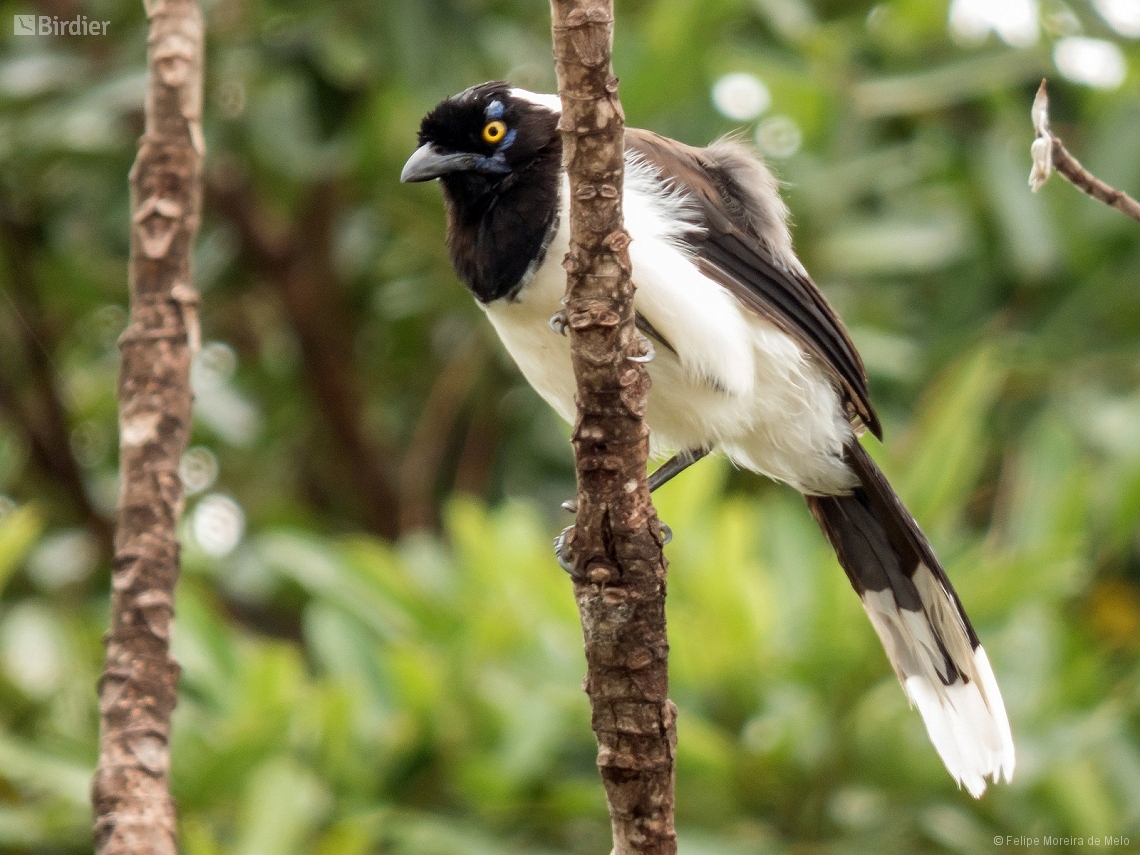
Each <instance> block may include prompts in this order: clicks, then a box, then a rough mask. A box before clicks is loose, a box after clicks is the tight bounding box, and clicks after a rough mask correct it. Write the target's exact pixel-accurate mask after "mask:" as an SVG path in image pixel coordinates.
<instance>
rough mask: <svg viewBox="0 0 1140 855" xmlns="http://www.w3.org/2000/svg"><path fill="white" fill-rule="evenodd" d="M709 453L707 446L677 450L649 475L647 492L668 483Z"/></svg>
mask: <svg viewBox="0 0 1140 855" xmlns="http://www.w3.org/2000/svg"><path fill="white" fill-rule="evenodd" d="M708 453H709V449H707V448H689V449H686V450H685V451H678V452H677V453H676V454H674V455H673V456H672V457H670V458H669V459H668V460H666V461H665V462H664V463H662V464H661V465H660V466H658V467H657V468H656V469H655V470H653V474H652V475H650V476H649V492H650V493H652V492H653V491H654V490H656V489H657V488H658V487H662V486H664V485H665V484H668V483H669V482H670V481H672V480H673V479H674V478H676V477H677V476H678V475H680V474H681V473H682V472H684V471H685V470H686V469H688V468H689V467H690V466H692V465H693V464H694V463H696V462H697V461H698V460H700V459H701V458H702V457H705V456H706V455H707V454H708Z"/></svg>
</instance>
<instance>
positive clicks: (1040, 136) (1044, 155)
mask: <svg viewBox="0 0 1140 855" xmlns="http://www.w3.org/2000/svg"><path fill="white" fill-rule="evenodd" d="M1030 115H1031V116H1032V118H1033V129H1034V130H1035V131H1036V132H1037V139H1035V140H1034V141H1033V147H1032V149H1031V151H1032V154H1033V171H1032V172H1030V173H1029V186H1030V187H1031V188H1032V189H1033V192H1035V193H1036V192H1037V191H1038V190H1040V189H1041V185H1043V184H1044V183H1045V182H1046V181H1048V180H1049V176H1050V175H1051V174H1052V173H1053V170H1054V169H1056V170H1057V171H1058V172H1060V173H1061V175H1063V176H1064V177H1065V178H1066V179H1067V180H1068V181H1069V183H1070V184H1072V185H1073V186H1074V187H1076V188H1077V189H1078V190H1080V191H1081V192H1083V193H1087V194H1088V195H1089V196H1092V197H1093V198H1094V199H1099V200H1100V201H1101V202H1104V204H1106V205H1108V206H1109V207H1111V208H1116V210H1118V211H1120V212H1121V213H1122V214H1124V215H1125V216H1128V217H1131V218H1132V219H1134V220H1136V221H1137V222H1140V202H1137V201H1136V200H1135V199H1133V198H1132V197H1131V196H1129V195H1128V194H1127V193H1125V192H1124V191H1122V190H1117V189H1116V188H1115V187H1110V186H1109V185H1108V184H1105V183H1104V182H1103V181H1101V180H1100V179H1099V178H1097V177H1096V176H1095V175H1093V174H1092V173H1091V172H1089V171H1088V170H1087V169H1085V168H1084V167H1083V166H1081V164H1080V162H1079V161H1078V160H1077V159H1076V158H1075V157H1073V156H1072V155H1071V154H1069V152H1068V150H1067V149H1066V148H1065V146H1064V145H1063V144H1062V143H1061V140H1060V138H1059V137H1057V135H1056V134H1054V133H1053V132H1052V131H1050V130H1049V94H1048V93H1047V92H1046V91H1045V81H1044V80H1042V81H1041V86H1040V87H1039V88H1038V89H1037V97H1035V98H1034V99H1033V109H1032V111H1031V112H1030Z"/></svg>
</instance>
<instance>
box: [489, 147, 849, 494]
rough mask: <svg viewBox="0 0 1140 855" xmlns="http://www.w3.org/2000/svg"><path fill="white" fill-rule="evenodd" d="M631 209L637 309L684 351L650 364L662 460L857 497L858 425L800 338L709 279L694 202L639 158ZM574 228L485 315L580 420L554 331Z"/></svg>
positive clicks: (531, 378)
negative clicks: (691, 250) (688, 457)
mask: <svg viewBox="0 0 1140 855" xmlns="http://www.w3.org/2000/svg"><path fill="white" fill-rule="evenodd" d="M567 195H568V189H567V187H566V186H565V185H564V186H563V192H562V198H563V199H566V198H567ZM623 208H624V211H623V213H624V217H625V226H626V229H627V230H628V231H629V233H630V236H631V237H632V239H633V240H632V243H631V244H630V248H629V253H630V261H631V262H632V269H633V281H634V284H635V285H636V286H637V292H636V295H635V298H634V307H635V308H636V310H637V311H638V312H639V313H640V314H641V315H643V316H644V317H645V319H646V320H648V321H649V323H650V324H652V325H653V328H654V329H655V330H657V331H658V332H659V333H660V334H661V336H662V337H663V338H664V339H665V340H666V341H668V342H669V344H670V345H672V347H673V349H674V350H675V351H676V353H672V352H670V351H669V350H667V349H666V348H664V347H661V346H660V345H659V346H657V348H656V351H657V355H656V358H655V359H654V360H653V361H652V362H650V363H649V365H648V368H649V373H650V376H651V378H652V380H653V386H652V389H651V391H650V394H649V409H648V411H647V413H646V422H647V423H648V424H649V427H650V430H651V441H652V445H653V449H654V453H655V454H657V455H664V454H667V453H669V452H672V451H676V450H681V449H696V448H709V447H714V448H717V449H719V450H721V451H723V452H724V453H725V454H727V455H728V456H729V457H730V458H731V459H732V460H733V462H735V463H736V464H738V465H740V466H742V467H744V468H746V469H750V470H752V471H755V472H759V473H761V474H764V475H767V476H769V477H771V478H775V479H777V480H780V481H786V482H788V483H790V484H792V485H793V486H794V487H796V488H797V489H799V490H800V491H802V492H808V493H824V494H832V493H838V492H846V491H847V490H848V489H849V488H850V487H851V486H852V485H853V484H854V477H853V476H852V475H851V473H850V472H849V470H848V469H847V467H846V465H845V464H844V463H843V462H842V459H841V458H842V454H843V444H844V441H845V440H846V439H847V438H848V437H850V436H851V427H850V425H849V423H848V421H847V417H846V415H845V413H844V410H843V407H842V403H841V400H840V397H839V394H838V392H836V390H835V388H834V386H833V385H832V383H831V382H830V380H829V379H828V377H827V375H826V374H825V373H824V371H823V370H822V369H821V368H820V366H818V365H816V364H815V362H814V361H813V360H812V359H811V358H810V357H809V356H808V355H807V354H806V353H805V352H804V351H803V349H802V348H801V347H800V346H799V345H798V344H797V343H796V341H795V340H794V339H792V338H791V337H790V336H788V335H786V334H785V333H783V332H781V331H780V330H779V329H777V328H776V327H775V326H773V325H772V324H771V323H769V322H768V321H766V320H764V319H763V318H761V317H760V316H759V315H757V314H755V313H754V312H752V311H750V310H749V309H747V308H745V307H744V306H743V305H742V304H741V303H740V302H739V301H737V300H736V298H735V297H733V296H732V295H731V294H730V293H729V292H728V291H726V290H725V289H724V288H722V287H721V286H720V285H719V284H717V283H716V282H714V281H712V280H710V279H708V278H706V277H705V276H704V275H703V274H701V272H700V270H699V269H698V268H697V266H696V264H694V263H693V261H692V259H691V257H690V256H689V254H688V252H687V250H686V249H685V248H684V246H683V245H682V243H681V240H680V239H681V238H682V237H683V235H684V233H685V231H686V230H688V229H691V228H693V227H692V226H691V225H689V222H690V219H691V218H690V216H689V213H688V206H687V202H686V200H685V199H684V197H682V196H680V195H678V194H677V193H673V192H670V191H668V190H667V189H666V188H664V187H663V186H662V185H661V183H660V182H659V181H658V180H657V179H656V177H655V175H654V174H653V172H652V171H651V169H650V168H648V167H647V166H644V165H642V164H640V163H638V162H636V161H633V162H629V161H627V164H626V175H625V193H624V196H623ZM567 220H568V218H567V217H566V216H563V217H562V218H561V222H560V224H559V227H558V231H557V233H556V234H555V236H554V239H553V240H552V242H551V244H550V247H549V249H548V250H547V253H546V257H545V259H544V260H543V263H542V264H541V265H540V266H539V268H538V270H537V271H536V272H535V274H534V277H533V279H532V280H531V282H530V283H529V284H528V285H526V286H525V287H524V288H523V289H522V290H521V292H520V293H519V295H518V298H517V299H516V300H513V301H510V300H497V301H495V302H493V303H491V304H489V305H486V306H484V307H483V308H484V310H485V311H486V313H487V317H488V318H489V319H490V321H491V323H492V324H493V325H494V327H495V330H496V331H497V332H498V334H499V337H500V338H501V339H502V341H503V344H504V345H505V346H506V348H507V351H508V352H509V353H510V354H511V356H512V357H513V358H514V360H515V362H516V363H517V364H518V366H519V368H520V370H521V371H522V373H523V375H524V376H525V377H526V379H527V381H528V382H529V383H530V384H531V385H532V386H533V387H534V388H535V390H536V391H537V392H538V393H539V395H541V396H542V397H543V398H544V399H545V400H546V401H547V403H549V404H550V405H551V406H552V407H553V408H554V409H555V411H556V412H557V413H558V414H559V415H560V416H562V418H564V419H566V420H567V421H568V422H573V421H574V417H575V411H574V391H575V384H574V375H573V371H572V370H571V366H570V340H569V338H568V337H564V336H560V335H558V333H556V332H554V331H553V330H552V329H551V328H550V327H549V325H548V323H547V322H548V320H549V319H550V317H551V316H552V315H554V314H555V313H556V312H558V311H559V309H560V308H561V302H560V301H561V299H562V297H563V295H564V294H565V291H566V274H565V271H564V270H563V268H562V259H563V257H564V256H565V254H566V252H567V250H568V248H569V226H568V222H567Z"/></svg>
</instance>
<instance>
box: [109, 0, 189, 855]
mask: <svg viewBox="0 0 1140 855" xmlns="http://www.w3.org/2000/svg"><path fill="white" fill-rule="evenodd" d="M146 13H147V19H148V21H149V32H148V36H147V96H146V125H145V129H144V131H143V135H142V138H141V139H140V140H139V151H138V156H137V158H136V159H135V164H134V167H133V168H132V169H131V176H130V185H131V257H130V267H129V274H130V291H131V315H130V323H129V325H128V326H127V329H126V331H125V332H124V333H123V335H122V337H121V338H120V340H119V344H120V347H121V349H122V353H123V365H122V369H121V371H120V374H119V433H120V437H119V454H120V458H119V459H120V466H121V471H122V486H121V488H120V493H119V517H118V523H117V526H116V530H115V561H114V566H113V568H112V575H111V628H110V630H109V632H108V633H107V641H106V643H107V653H106V657H105V659H104V664H103V677H102V680H100V684H99V713H100V740H99V764H98V766H97V768H96V770H95V779H94V782H93V784H92V799H93V802H94V808H95V851H96V853H97V855H175V853H176V852H177V842H176V841H177V830H176V820H175V808H174V800H173V799H172V798H171V796H170V790H169V771H170V717H171V714H172V713H173V711H174V705H175V703H176V701H177V697H178V693H177V686H178V674H179V668H178V663H177V662H175V661H174V659H173V657H171V655H170V631H171V624H172V622H173V617H174V587H175V583H176V582H177V580H178V571H179V560H178V555H179V547H178V536H177V531H178V521H179V518H180V517H181V515H182V500H183V493H182V482H181V480H180V479H179V477H178V462H179V460H180V458H181V457H182V454H183V452H184V451H185V449H186V442H187V439H188V438H189V436H190V419H191V403H192V401H193V395H192V393H191V391H190V363H191V361H192V359H193V352H194V349H195V347H196V345H197V342H198V295H197V293H196V292H195V291H194V288H193V278H192V275H191V266H190V265H191V258H192V254H193V246H194V239H195V237H196V235H197V233H198V219H199V211H200V209H201V196H202V190H201V175H202V157H203V155H204V149H205V145H204V142H203V138H202V126H201V118H202V112H201V111H202V39H203V27H202V14H201V10H200V9H199V7H198V3H197V0H148V2H147V3H146Z"/></svg>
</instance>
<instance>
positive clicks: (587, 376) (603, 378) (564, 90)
mask: <svg viewBox="0 0 1140 855" xmlns="http://www.w3.org/2000/svg"><path fill="white" fill-rule="evenodd" d="M550 5H551V15H552V22H553V35H554V59H555V64H556V68H557V72H558V91H559V94H560V96H561V98H562V119H561V122H560V123H559V131H560V132H561V134H562V145H563V163H564V165H565V167H566V171H567V173H568V174H569V179H570V252H569V253H568V254H567V256H566V260H565V261H564V266H565V267H566V271H567V274H568V287H567V298H566V302H567V306H566V315H567V319H568V321H569V325H570V331H571V332H570V336H571V339H570V348H571V355H572V359H573V363H574V373H575V376H576V378H577V381H578V420H577V424H576V425H575V426H574V434H573V443H574V450H575V458H576V463H577V470H578V519H577V523H576V526H575V532H574V534H573V535H572V543H571V546H572V554H573V556H574V566H575V571H576V572H575V576H576V581H575V585H574V593H575V597H576V599H577V601H578V610H579V613H580V615H581V619H582V631H583V635H584V638H585V646H586V664H587V674H586V691H587V693H588V694H589V696H590V703H591V707H592V711H593V715H592V723H593V728H594V733H595V735H596V736H597V739H598V767H599V769H600V771H601V774H602V780H603V782H604V783H605V788H606V797H607V799H608V801H609V808H610V818H611V823H612V826H613V835H614V852H615V853H616V855H632V853H653V855H659V854H660V853H675V852H676V851H677V842H676V834H675V833H674V830H673V761H674V755H675V753H676V741H677V737H676V730H675V727H674V722H675V718H676V708H675V707H674V706H673V704H672V702H671V701H669V699H668V672H667V666H668V651H669V645H668V640H667V638H666V635H665V559H664V555H663V554H662V550H661V527H660V523H659V522H658V520H657V515H656V511H655V510H654V508H653V503H652V501H651V499H650V495H649V489H648V486H647V484H646V476H645V468H646V461H647V458H648V452H649V431H648V428H647V427H646V426H645V423H644V421H643V416H644V415H645V407H646V395H647V393H648V391H649V376H648V374H647V373H646V371H645V369H644V367H643V366H642V365H641V364H640V363H637V362H633V361H630V360H629V358H628V357H630V356H637V355H639V354H640V346H639V343H638V337H637V333H636V330H635V328H634V314H633V290H634V289H633V284H632V282H631V281H630V262H629V254H628V246H629V235H628V234H627V233H626V232H625V229H624V227H623V225H622V210H621V198H622V191H621V188H622V175H623V172H624V163H625V161H624V116H623V114H622V110H621V104H620V103H619V101H618V96H617V79H616V78H615V77H614V76H613V71H612V68H611V66H610V49H611V45H612V41H613V6H612V0H551V4H550Z"/></svg>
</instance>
